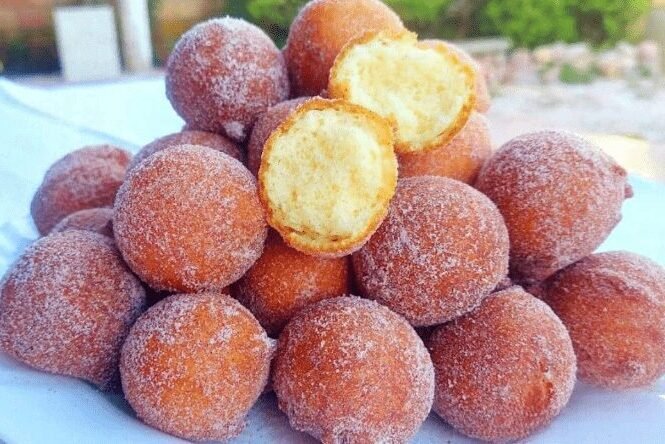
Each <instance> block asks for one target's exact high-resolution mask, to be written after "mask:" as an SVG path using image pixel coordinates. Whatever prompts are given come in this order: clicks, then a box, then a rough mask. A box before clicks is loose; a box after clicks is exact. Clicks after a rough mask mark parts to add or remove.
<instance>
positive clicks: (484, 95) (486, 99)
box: [422, 39, 492, 113]
mask: <svg viewBox="0 0 665 444" xmlns="http://www.w3.org/2000/svg"><path fill="white" fill-rule="evenodd" d="M422 42H423V44H425V45H429V46H433V47H436V46H437V45H445V46H446V47H447V48H448V49H449V50H450V51H452V52H454V53H455V54H457V56H458V57H459V58H460V59H462V61H463V62H464V63H467V64H468V65H470V66H471V67H472V68H473V71H474V72H475V73H476V87H475V90H476V106H475V109H476V111H478V112H479V113H486V112H488V111H489V109H490V107H491V106H492V96H491V95H490V92H489V87H488V86H487V80H486V79H485V75H484V74H483V69H482V67H481V66H480V65H479V64H478V62H477V61H476V60H475V59H474V58H473V57H471V55H469V53H468V52H466V51H465V50H464V49H462V48H460V47H459V46H457V45H455V44H452V43H450V42H446V41H443V40H436V39H425V40H423V41H422Z"/></svg>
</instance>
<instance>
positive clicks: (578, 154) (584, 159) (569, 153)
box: [476, 131, 632, 284]
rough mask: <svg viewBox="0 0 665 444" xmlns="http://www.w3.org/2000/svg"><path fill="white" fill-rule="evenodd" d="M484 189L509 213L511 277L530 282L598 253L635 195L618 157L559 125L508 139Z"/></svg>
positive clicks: (485, 173) (488, 167)
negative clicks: (610, 155)
mask: <svg viewBox="0 0 665 444" xmlns="http://www.w3.org/2000/svg"><path fill="white" fill-rule="evenodd" d="M476 188H478V189H479V190H480V191H481V192H483V193H485V194H486V195H487V196H489V198H490V199H492V200H493V201H494V203H495V204H496V205H497V207H498V208H499V211H501V214H503V217H504V219H505V221H506V225H507V226H508V232H509V234H510V272H511V276H512V277H514V278H515V279H516V280H517V281H518V282H521V283H525V284H530V283H533V282H534V281H539V280H542V279H545V278H546V277H547V276H549V275H551V274H552V273H554V272H555V271H557V270H559V269H561V268H563V267H565V266H566V265H569V264H571V263H573V262H575V261H577V260H579V259H581V258H583V257H584V256H587V255H589V254H591V253H592V252H593V251H594V250H595V249H596V248H597V247H598V246H599V245H600V244H601V243H602V242H603V241H604V240H605V238H607V236H608V235H609V234H610V231H612V229H613V228H614V226H615V225H616V224H617V223H618V222H619V220H620V219H621V204H622V203H623V201H624V199H626V198H628V197H631V196H632V190H631V188H630V185H628V183H627V179H626V171H625V170H624V169H623V168H621V167H620V166H619V165H618V164H617V163H616V162H614V160H613V159H612V158H610V157H609V156H607V155H606V154H604V153H603V152H602V151H600V150H599V149H598V148H596V147H595V146H593V145H591V144H590V143H588V142H587V141H585V140H584V139H582V138H580V137H578V136H576V135H574V134H570V133H565V132H559V131H542V132H537V133H531V134H525V135H523V136H520V137H517V138H515V139H513V140H511V141H509V142H508V143H506V144H505V145H504V146H503V147H502V148H501V149H500V150H499V151H498V152H497V153H496V154H495V155H494V156H493V157H492V158H491V159H490V160H489V161H488V162H487V163H486V164H485V167H483V169H482V170H481V171H480V175H479V176H478V181H477V182H476Z"/></svg>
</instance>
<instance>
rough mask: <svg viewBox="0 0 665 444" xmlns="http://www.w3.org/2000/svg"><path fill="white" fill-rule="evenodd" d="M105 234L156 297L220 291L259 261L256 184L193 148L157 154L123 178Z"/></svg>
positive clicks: (261, 232)
mask: <svg viewBox="0 0 665 444" xmlns="http://www.w3.org/2000/svg"><path fill="white" fill-rule="evenodd" d="M113 230H114V234H115V240H116V242H117V244H118V248H119V249H120V251H121V252H122V255H123V257H124V258H125V260H126V261H127V263H128V264H129V266H130V267H131V269H132V270H134V272H135V273H136V274H137V275H138V276H139V277H141V279H142V280H143V281H144V282H146V283H147V284H148V285H150V286H151V287H153V288H154V289H156V290H168V291H182V292H194V291H203V290H217V291H219V290H221V289H222V288H223V287H226V286H227V285H229V284H231V283H232V282H235V281H236V280H238V279H239V278H240V277H241V276H242V275H243V274H244V273H245V272H246V271H247V270H248V269H249V267H251V266H252V264H253V263H254V261H256V259H258V257H259V256H260V255H261V251H262V249H263V243H264V241H265V238H266V235H267V231H268V230H267V225H266V221H265V218H264V214H263V210H262V208H261V204H260V202H259V198H258V196H257V190H256V180H255V179H254V177H253V176H252V174H251V173H250V172H249V171H248V170H247V169H246V168H245V167H244V166H243V165H242V164H241V163H240V162H238V161H237V160H235V159H233V158H232V157H230V156H227V155H226V154H223V153H220V152H218V151H215V150H211V149H209V148H206V147H201V146H195V145H183V146H179V147H175V148H167V149H165V150H162V151H160V152H159V153H156V154H154V155H152V156H150V157H149V158H148V159H146V160H145V161H144V162H142V163H141V164H139V166H138V167H136V168H135V169H134V170H132V171H131V172H130V173H129V174H128V175H127V180H126V181H125V182H124V183H123V185H122V187H121V188H120V190H119V191H118V197H117V199H116V202H115V215H114V219H113Z"/></svg>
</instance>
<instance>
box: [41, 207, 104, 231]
mask: <svg viewBox="0 0 665 444" xmlns="http://www.w3.org/2000/svg"><path fill="white" fill-rule="evenodd" d="M66 230H84V231H92V232H93V233H99V234H103V235H104V236H109V237H113V209H112V208H88V209H87V210H80V211H77V212H75V213H72V214H70V215H69V216H66V217H65V218H64V219H62V220H61V221H60V222H58V225H56V226H55V227H53V229H52V230H51V234H53V233H60V232H61V231H66Z"/></svg>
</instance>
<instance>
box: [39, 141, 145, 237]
mask: <svg viewBox="0 0 665 444" xmlns="http://www.w3.org/2000/svg"><path fill="white" fill-rule="evenodd" d="M131 158H132V155H131V154H129V153H128V152H127V151H125V150H123V149H120V148H117V147H114V146H111V145H96V146H87V147H84V148H81V149H78V150H76V151H73V152H71V153H69V154H67V155H66V156H65V157H63V158H62V159H60V160H58V161H57V162H55V163H54V164H53V165H52V166H51V168H49V169H48V171H47V172H46V175H45V176H44V180H43V182H42V184H41V185H40V186H39V188H38V189H37V192H36V193H35V196H34V197H33V198H32V203H31V204H30V212H31V214H32V219H33V220H34V221H35V225H36V226H37V229H38V230H39V233H40V234H42V235H45V234H47V233H49V232H50V231H51V229H52V228H53V227H54V226H55V225H56V224H57V223H58V222H60V221H61V220H62V219H63V218H64V217H65V216H67V215H68V214H71V213H74V212H75V211H78V210H83V209H87V208H98V207H110V206H112V205H113V199H114V198H115V193H116V191H117V190H118V187H119V186H120V184H121V183H122V181H123V180H124V178H125V170H126V169H127V165H128V164H129V162H130V160H131Z"/></svg>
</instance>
